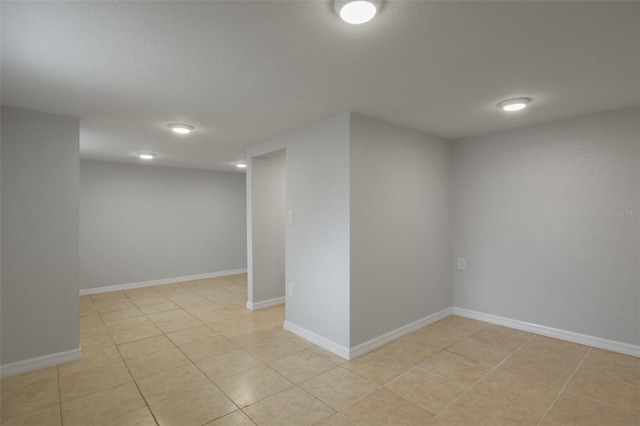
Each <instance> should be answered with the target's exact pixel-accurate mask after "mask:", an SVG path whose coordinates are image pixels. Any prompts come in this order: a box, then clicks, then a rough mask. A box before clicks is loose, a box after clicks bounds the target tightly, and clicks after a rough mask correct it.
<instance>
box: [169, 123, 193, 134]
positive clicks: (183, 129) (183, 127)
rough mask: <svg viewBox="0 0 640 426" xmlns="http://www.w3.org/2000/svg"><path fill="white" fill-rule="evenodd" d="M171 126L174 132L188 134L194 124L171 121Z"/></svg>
mask: <svg viewBox="0 0 640 426" xmlns="http://www.w3.org/2000/svg"><path fill="white" fill-rule="evenodd" d="M169 128H170V129H171V131H172V132H173V133H177V134H179V135H188V134H189V133H191V131H192V130H193V126H191V125H189V124H180V123H171V124H169Z"/></svg>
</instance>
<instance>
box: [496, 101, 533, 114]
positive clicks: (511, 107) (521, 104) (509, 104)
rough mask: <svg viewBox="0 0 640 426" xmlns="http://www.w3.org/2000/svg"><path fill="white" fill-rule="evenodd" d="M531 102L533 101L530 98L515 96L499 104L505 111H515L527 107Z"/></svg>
mask: <svg viewBox="0 0 640 426" xmlns="http://www.w3.org/2000/svg"><path fill="white" fill-rule="evenodd" d="M529 102H531V99H530V98H514V99H507V100H506V101H502V102H500V103H499V104H498V106H499V107H500V108H502V109H503V110H504V111H508V112H513V111H520V110H521V109H525V108H526V107H527V105H528V104H529Z"/></svg>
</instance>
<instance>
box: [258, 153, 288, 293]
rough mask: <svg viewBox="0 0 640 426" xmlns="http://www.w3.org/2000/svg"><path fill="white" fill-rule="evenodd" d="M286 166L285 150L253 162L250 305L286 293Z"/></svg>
mask: <svg viewBox="0 0 640 426" xmlns="http://www.w3.org/2000/svg"><path fill="white" fill-rule="evenodd" d="M285 167H286V154H285V151H284V150H280V151H276V152H275V153H273V154H270V155H268V156H265V157H258V158H253V159H252V160H251V168H250V173H251V174H250V176H251V185H252V188H253V189H254V194H255V197H253V200H252V204H251V211H252V214H251V217H252V229H253V247H252V251H253V271H252V272H253V274H252V276H253V279H254V281H253V283H254V285H253V292H252V297H251V298H250V300H249V301H250V302H251V303H258V302H263V301H266V300H271V299H276V298H279V297H283V296H284V294H285V241H284V240H285V222H286V212H285V202H286V199H285V186H286V182H285V179H286V173H285V171H286V169H285Z"/></svg>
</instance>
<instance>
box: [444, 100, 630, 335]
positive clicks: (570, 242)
mask: <svg viewBox="0 0 640 426" xmlns="http://www.w3.org/2000/svg"><path fill="white" fill-rule="evenodd" d="M639 123H640V109H638V108H633V109H625V110H619V111H613V112H609V113H603V114H597V115H591V116H584V117H579V118H575V119H570V120H564V121H559V122H555V123H550V124H543V125H538V126H533V127H527V128H520V129H515V130H511V131H505V132H501V133H496V134H492V135H487V136H482V137H475V138H469V139H464V140H460V141H456V142H455V143H454V144H453V165H454V173H453V176H454V208H453V211H454V224H453V225H454V226H453V229H454V243H453V245H454V247H453V248H454V250H453V253H454V257H465V258H466V260H467V270H466V271H458V270H456V271H455V272H454V280H453V283H454V284H453V287H454V305H455V306H458V307H462V308H468V309H473V310H476V311H480V312H487V313H490V314H495V315H500V316H504V317H507V318H512V319H517V320H521V321H527V322H531V323H535V324H541V325H546V326H550V327H555V328H559V329H562V330H569V331H573V332H578V333H584V334H587V335H592V336H597V337H602V338H607V339H611V340H616V341H620V342H626V343H630V344H635V345H637V344H639V343H640V329H639V325H640V294H639V291H640V275H639V263H640V262H639V259H640V253H639V241H640V225H639V218H638V216H637V213H636V212H637V211H638V209H639V208H640V206H639V202H638V197H639V194H640V184H639V181H640V176H639V170H640V151H639V149H640V148H639V144H640V129H639ZM626 210H631V212H630V214H629V215H628V214H627V213H625V211H626ZM618 215H621V216H618Z"/></svg>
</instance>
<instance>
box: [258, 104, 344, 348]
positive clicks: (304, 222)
mask: <svg viewBox="0 0 640 426" xmlns="http://www.w3.org/2000/svg"><path fill="white" fill-rule="evenodd" d="M282 149H286V209H285V211H286V212H288V211H291V210H293V211H294V212H295V223H294V224H293V225H286V227H285V228H286V231H285V234H286V238H285V262H286V268H285V271H286V272H285V274H286V279H287V283H292V284H294V286H295V297H294V298H291V297H287V298H286V320H287V321H288V322H290V323H291V324H293V325H295V326H298V327H302V328H304V329H306V330H307V331H311V332H313V333H315V334H317V335H319V336H321V337H324V338H325V339H328V340H329V341H331V342H333V343H336V344H338V345H340V346H342V347H343V348H348V347H349V321H350V320H349V114H348V113H343V114H340V115H338V116H335V117H333V118H330V119H328V120H325V121H323V122H321V123H318V124H315V125H312V126H309V127H307V128H305V129H303V130H300V131H297V132H293V133H290V134H287V135H284V136H282V137H279V138H275V139H272V140H269V141H266V142H263V143H261V144H258V145H255V146H252V147H250V148H249V149H247V157H248V158H250V159H253V158H255V157H261V156H264V155H265V154H268V153H273V152H276V151H278V150H282ZM253 163H254V161H253V160H252V161H250V165H249V167H252V164H253ZM249 172H250V173H251V172H252V170H250V171H249ZM259 196H260V195H259V194H258V193H257V192H256V191H255V190H254V188H252V187H251V186H249V187H248V188H247V198H248V199H249V200H250V201H249V202H250V203H251V202H252V201H251V200H254V199H256V197H259ZM251 210H252V209H251V208H250V209H249V212H250V213H249V214H251ZM251 222H252V220H251V219H250V220H249V226H251ZM253 239H254V238H253V231H252V230H251V229H250V231H249V239H248V243H247V244H248V246H249V253H250V257H251V253H252V244H253ZM253 262H254V260H253V259H250V260H249V271H251V265H252V263H253ZM258 280H259V278H258V277H253V276H252V275H251V273H250V274H249V286H250V291H251V288H252V287H253V291H254V292H257V291H259V290H258V289H257V288H256V286H257V284H259V281H258Z"/></svg>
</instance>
